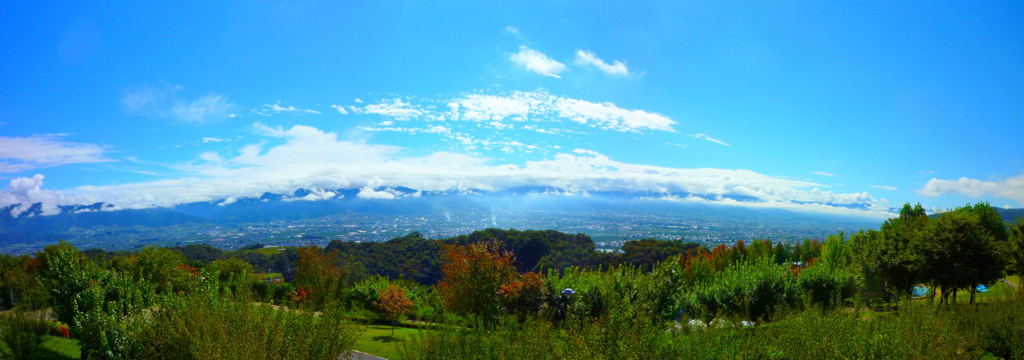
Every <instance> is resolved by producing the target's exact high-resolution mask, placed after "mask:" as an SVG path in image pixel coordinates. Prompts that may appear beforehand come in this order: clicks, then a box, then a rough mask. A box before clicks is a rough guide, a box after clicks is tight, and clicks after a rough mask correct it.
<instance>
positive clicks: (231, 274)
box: [210, 257, 252, 281]
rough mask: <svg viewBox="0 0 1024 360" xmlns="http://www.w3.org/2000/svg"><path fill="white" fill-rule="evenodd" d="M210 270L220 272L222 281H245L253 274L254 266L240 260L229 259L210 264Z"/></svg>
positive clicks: (219, 276) (219, 277)
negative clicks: (247, 276) (246, 277)
mask: <svg viewBox="0 0 1024 360" xmlns="http://www.w3.org/2000/svg"><path fill="white" fill-rule="evenodd" d="M210 270H213V271H218V272H220V275H218V279H219V280H220V281H231V280H244V279H245V276H246V275H248V274H249V273H252V264H250V263H249V262H248V261H245V260H242V259H239V258H234V257H233V258H227V259H224V260H214V261H213V262H211V263H210Z"/></svg>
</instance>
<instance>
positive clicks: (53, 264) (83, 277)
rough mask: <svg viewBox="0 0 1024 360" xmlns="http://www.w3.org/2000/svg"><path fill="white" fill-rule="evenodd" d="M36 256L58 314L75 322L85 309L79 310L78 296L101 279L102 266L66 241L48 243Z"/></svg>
mask: <svg viewBox="0 0 1024 360" xmlns="http://www.w3.org/2000/svg"><path fill="white" fill-rule="evenodd" d="M36 258H37V259H39V260H40V262H42V266H41V271H40V272H39V281H40V282H41V283H42V284H43V287H44V288H46V289H47V290H49V291H50V299H51V301H52V302H53V312H54V315H56V317H57V320H58V321H60V322H62V323H65V324H73V320H74V317H75V314H77V313H79V312H80V310H84V309H79V307H78V303H77V301H76V300H77V299H76V298H77V297H78V296H79V295H80V294H83V293H84V292H85V291H86V289H88V288H89V284H90V283H91V282H93V281H94V280H97V279H99V277H100V272H99V269H98V268H97V267H96V264H94V263H93V262H92V261H89V259H88V258H86V257H85V255H82V253H80V252H78V249H76V248H75V247H74V246H72V245H71V243H68V242H66V241H64V240H60V242H59V243H58V244H56V245H50V246H47V247H46V248H44V249H43V251H42V252H39V253H37V254H36Z"/></svg>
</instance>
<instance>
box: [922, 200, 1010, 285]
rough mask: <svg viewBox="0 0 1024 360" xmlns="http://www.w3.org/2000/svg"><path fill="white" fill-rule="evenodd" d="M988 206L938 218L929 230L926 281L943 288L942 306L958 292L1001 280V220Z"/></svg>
mask: <svg viewBox="0 0 1024 360" xmlns="http://www.w3.org/2000/svg"><path fill="white" fill-rule="evenodd" d="M992 213H995V212H994V209H992V208H991V207H990V206H988V204H987V203H978V204H976V205H974V206H970V205H968V206H963V207H958V208H956V209H954V210H953V211H949V212H946V213H944V214H941V215H939V216H938V217H937V218H936V219H935V220H934V226H933V227H932V229H931V236H930V240H931V241H930V242H929V243H928V244H927V247H926V250H925V258H926V259H927V261H926V264H927V266H926V270H925V272H924V275H925V280H927V281H928V282H930V283H932V284H933V285H935V286H938V287H941V288H942V297H941V301H940V302H942V303H948V302H949V296H950V294H954V293H955V292H956V291H957V290H958V289H969V290H971V302H972V303H973V302H974V291H973V289H974V287H975V286H976V285H979V284H992V283H993V282H995V281H996V280H998V279H999V278H1000V277H1002V275H1003V273H1004V271H1005V269H1006V261H1005V257H1004V255H1003V252H1002V250H1001V248H1003V247H1004V246H1005V243H1006V240H1005V239H1006V238H1007V236H1006V230H1005V228H1004V227H1003V225H1002V220H1001V219H1000V218H999V217H998V214H997V215H996V217H995V220H998V223H997V222H996V221H995V220H993V218H992V217H991V214H992Z"/></svg>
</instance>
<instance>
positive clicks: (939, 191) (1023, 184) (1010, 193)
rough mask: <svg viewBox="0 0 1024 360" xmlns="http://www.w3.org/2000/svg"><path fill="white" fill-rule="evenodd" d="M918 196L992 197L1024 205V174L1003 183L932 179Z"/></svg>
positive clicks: (969, 179)
mask: <svg viewBox="0 0 1024 360" xmlns="http://www.w3.org/2000/svg"><path fill="white" fill-rule="evenodd" d="M917 192H918V194H921V195H924V196H929V197H939V196H942V195H949V194H963V195H966V196H968V197H972V198H980V197H983V196H986V195H990V196H992V197H996V198H1002V199H1011V200H1014V201H1017V203H1018V204H1021V205H1024V174H1020V175H1017V176H1014V177H1010V178H1008V179H1005V180H1002V181H985V180H978V179H971V178H967V177H962V178H959V179H957V180H943V179H936V178H932V179H931V180H928V182H927V183H926V184H925V185H924V188H921V190H918V191H917Z"/></svg>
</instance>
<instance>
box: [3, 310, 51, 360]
mask: <svg viewBox="0 0 1024 360" xmlns="http://www.w3.org/2000/svg"><path fill="white" fill-rule="evenodd" d="M40 323H41V320H40V319H39V318H35V319H33V318H32V317H29V316H27V314H25V313H19V312H18V311H10V312H8V313H6V314H3V315H0V339H3V342H4V344H6V345H7V348H8V349H9V350H10V355H11V356H12V357H13V358H15V359H31V358H32V354H33V353H34V352H35V351H36V349H38V348H39V347H40V345H41V344H42V343H43V337H42V335H41V334H40V333H39V324H40Z"/></svg>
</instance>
